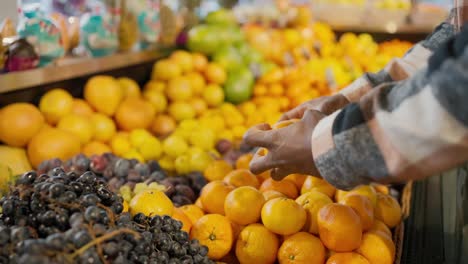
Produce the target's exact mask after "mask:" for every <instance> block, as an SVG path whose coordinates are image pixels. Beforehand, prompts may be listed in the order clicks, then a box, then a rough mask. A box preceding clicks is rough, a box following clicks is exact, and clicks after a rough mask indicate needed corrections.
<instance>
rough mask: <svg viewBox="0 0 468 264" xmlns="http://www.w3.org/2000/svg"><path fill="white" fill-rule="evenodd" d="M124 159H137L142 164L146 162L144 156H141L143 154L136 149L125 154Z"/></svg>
mask: <svg viewBox="0 0 468 264" xmlns="http://www.w3.org/2000/svg"><path fill="white" fill-rule="evenodd" d="M122 158H124V159H136V160H138V162H140V163H144V162H145V159H144V158H143V156H141V154H140V153H139V152H138V151H137V150H136V149H131V150H130V151H129V152H127V153H125V154H123V155H122Z"/></svg>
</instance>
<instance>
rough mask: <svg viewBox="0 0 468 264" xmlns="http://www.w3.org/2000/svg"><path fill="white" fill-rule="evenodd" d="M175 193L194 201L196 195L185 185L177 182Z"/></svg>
mask: <svg viewBox="0 0 468 264" xmlns="http://www.w3.org/2000/svg"><path fill="white" fill-rule="evenodd" d="M175 194H176V195H181V196H185V197H187V198H188V199H189V200H190V201H191V202H195V200H196V199H197V197H196V196H195V192H194V191H193V190H192V188H190V187H189V186H187V185H182V184H179V185H177V186H176V187H175Z"/></svg>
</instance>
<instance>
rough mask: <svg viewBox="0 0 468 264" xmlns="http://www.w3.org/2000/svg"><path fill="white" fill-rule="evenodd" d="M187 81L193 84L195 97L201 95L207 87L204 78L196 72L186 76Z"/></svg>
mask: <svg viewBox="0 0 468 264" xmlns="http://www.w3.org/2000/svg"><path fill="white" fill-rule="evenodd" d="M185 77H186V78H187V79H189V80H190V83H191V84H192V91H193V94H195V95H200V94H202V92H203V89H204V88H205V86H206V82H205V79H204V78H203V76H202V75H201V74H199V73H196V72H191V73H188V74H187V75H185Z"/></svg>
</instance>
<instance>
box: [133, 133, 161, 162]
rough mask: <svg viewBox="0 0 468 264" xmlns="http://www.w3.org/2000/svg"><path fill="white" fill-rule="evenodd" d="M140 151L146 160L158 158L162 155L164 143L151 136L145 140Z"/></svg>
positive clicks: (139, 148)
mask: <svg viewBox="0 0 468 264" xmlns="http://www.w3.org/2000/svg"><path fill="white" fill-rule="evenodd" d="M138 151H139V152H140V154H141V156H142V157H143V158H144V159H145V160H157V159H158V158H159V157H160V156H161V153H162V145H161V142H159V140H158V139H157V138H155V137H151V138H147V139H145V141H143V144H141V145H140V147H138Z"/></svg>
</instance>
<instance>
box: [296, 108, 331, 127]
mask: <svg viewBox="0 0 468 264" xmlns="http://www.w3.org/2000/svg"><path fill="white" fill-rule="evenodd" d="M325 117H326V115H325V114H323V113H321V112H319V111H317V110H312V109H309V110H307V111H306V112H305V113H304V116H303V117H302V121H303V122H307V123H312V124H313V125H316V124H317V123H318V122H319V121H320V120H322V119H323V118H325Z"/></svg>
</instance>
